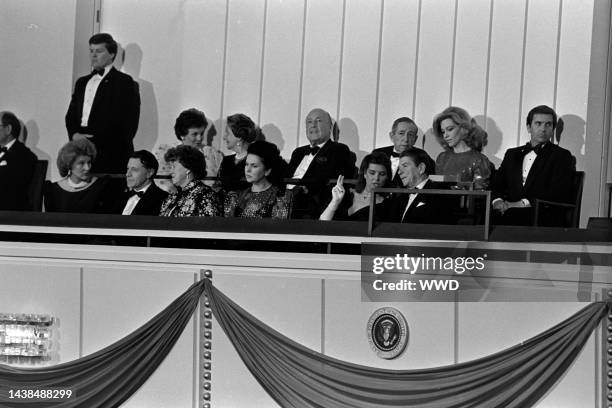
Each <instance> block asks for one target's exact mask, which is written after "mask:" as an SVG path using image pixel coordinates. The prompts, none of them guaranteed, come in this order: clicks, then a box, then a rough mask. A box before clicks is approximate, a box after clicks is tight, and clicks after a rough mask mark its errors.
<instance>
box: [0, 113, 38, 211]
mask: <svg viewBox="0 0 612 408" xmlns="http://www.w3.org/2000/svg"><path fill="white" fill-rule="evenodd" d="M0 121H1V123H0V210H27V209H28V208H27V198H28V197H27V192H28V187H29V185H30V183H31V181H32V174H33V171H34V164H35V163H36V159H37V158H36V155H35V154H34V153H32V151H31V150H30V149H28V148H27V147H26V146H25V145H24V144H23V143H21V142H20V141H19V140H17V137H18V136H19V133H20V132H21V123H20V122H19V119H17V116H15V114H13V113H11V112H0Z"/></svg>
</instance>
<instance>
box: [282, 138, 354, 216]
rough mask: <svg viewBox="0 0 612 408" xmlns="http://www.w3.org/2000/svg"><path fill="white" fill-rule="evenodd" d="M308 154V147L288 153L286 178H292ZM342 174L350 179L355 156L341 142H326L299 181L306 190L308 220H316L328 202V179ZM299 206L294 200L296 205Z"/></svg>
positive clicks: (352, 174) (329, 195) (329, 190)
mask: <svg viewBox="0 0 612 408" xmlns="http://www.w3.org/2000/svg"><path fill="white" fill-rule="evenodd" d="M308 154H310V145H307V146H302V147H298V148H297V149H295V150H294V151H293V153H292V154H291V160H290V161H289V177H293V174H294V173H295V170H296V169H297V168H298V166H299V165H300V163H301V162H302V159H303V158H304V156H307V155H308ZM340 174H342V175H343V176H344V177H346V178H352V177H353V176H354V174H355V156H354V155H353V153H352V152H351V151H350V150H349V148H348V146H346V145H345V144H343V143H338V142H333V141H331V140H328V141H327V143H325V145H324V146H323V147H322V148H321V149H320V150H319V151H318V152H317V154H316V156H315V157H314V159H313V160H312V162H311V163H310V166H309V167H308V170H307V171H306V174H304V177H302V179H303V180H304V181H305V184H304V185H305V186H306V188H307V189H308V200H307V201H308V204H307V206H308V213H309V216H310V217H313V218H317V219H318V217H319V215H320V213H321V211H322V210H323V209H324V208H325V205H326V204H327V202H329V200H330V199H331V193H330V192H331V187H330V186H329V184H328V182H329V180H330V179H334V178H337V177H338V176H339V175H340ZM300 205H301V203H300V199H299V198H298V199H297V202H296V206H297V207H299V206H300Z"/></svg>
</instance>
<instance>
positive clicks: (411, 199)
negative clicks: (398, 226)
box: [402, 177, 429, 219]
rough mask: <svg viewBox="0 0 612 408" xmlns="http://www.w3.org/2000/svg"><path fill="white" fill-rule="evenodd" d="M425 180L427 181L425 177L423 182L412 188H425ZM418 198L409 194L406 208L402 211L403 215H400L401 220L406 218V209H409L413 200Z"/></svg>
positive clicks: (414, 194) (415, 194)
mask: <svg viewBox="0 0 612 408" xmlns="http://www.w3.org/2000/svg"><path fill="white" fill-rule="evenodd" d="M427 180H429V177H427V178H426V179H425V180H423V181H421V182H420V183H419V184H417V185H416V186H414V188H416V189H419V190H422V189H423V187H424V186H425V183H427ZM417 196H418V194H417V193H411V194H410V197H409V198H408V204H406V208H405V209H404V214H402V219H404V217H405V216H406V213H407V212H408V209H409V208H410V206H411V205H412V203H413V202H414V200H415V198H416V197H417Z"/></svg>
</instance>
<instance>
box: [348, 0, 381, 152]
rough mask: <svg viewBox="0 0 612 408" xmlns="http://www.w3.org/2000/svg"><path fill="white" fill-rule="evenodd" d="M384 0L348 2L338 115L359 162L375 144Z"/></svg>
mask: <svg viewBox="0 0 612 408" xmlns="http://www.w3.org/2000/svg"><path fill="white" fill-rule="evenodd" d="M381 7H382V0H351V1H348V2H347V3H346V23H345V34H344V58H343V63H342V75H341V87H340V100H339V106H338V111H339V114H338V115H337V119H338V120H339V126H340V141H341V142H342V143H345V144H346V145H348V146H349V148H350V149H351V150H352V151H353V152H355V153H357V162H358V163H359V162H360V161H361V159H362V158H363V156H365V155H366V154H368V153H369V152H371V151H372V149H373V148H374V126H375V120H376V90H377V86H378V63H379V58H378V54H379V53H378V49H379V43H380V23H381V18H380V17H381Z"/></svg>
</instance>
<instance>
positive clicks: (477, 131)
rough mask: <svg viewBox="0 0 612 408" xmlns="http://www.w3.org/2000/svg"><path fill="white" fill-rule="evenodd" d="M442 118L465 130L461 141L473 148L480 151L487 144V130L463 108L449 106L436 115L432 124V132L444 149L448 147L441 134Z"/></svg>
mask: <svg viewBox="0 0 612 408" xmlns="http://www.w3.org/2000/svg"><path fill="white" fill-rule="evenodd" d="M444 119H450V120H452V121H453V122H455V124H456V125H457V126H459V127H460V128H462V129H465V130H466V133H465V137H464V139H463V141H464V142H465V144H467V145H468V146H469V147H470V148H472V149H473V150H476V151H477V152H481V151H482V148H483V147H484V146H486V145H487V139H488V135H487V132H485V131H484V129H483V128H481V127H480V126H479V125H478V124H477V123H476V121H475V120H474V119H473V118H472V117H471V116H470V114H469V113H467V111H466V110H465V109H463V108H459V107H457V106H449V107H448V108H446V109H444V110H443V111H442V113H439V114H438V115H436V117H435V118H434V121H433V125H432V128H433V131H434V134H435V135H436V138H437V139H438V142H439V143H440V144H441V145H442V147H443V148H444V149H446V150H448V149H450V147H449V146H448V144H447V143H446V141H445V140H444V137H443V135H442V129H441V123H442V121H443V120H444Z"/></svg>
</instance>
